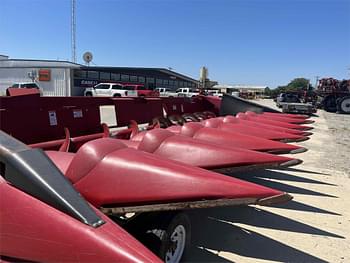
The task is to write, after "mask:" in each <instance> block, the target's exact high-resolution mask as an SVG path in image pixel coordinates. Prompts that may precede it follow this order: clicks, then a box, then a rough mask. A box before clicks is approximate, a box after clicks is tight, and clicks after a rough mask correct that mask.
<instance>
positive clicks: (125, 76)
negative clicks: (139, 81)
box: [120, 74, 129, 81]
mask: <svg viewBox="0 0 350 263" xmlns="http://www.w3.org/2000/svg"><path fill="white" fill-rule="evenodd" d="M120 79H121V81H129V75H124V74H122V75H121V76H120Z"/></svg>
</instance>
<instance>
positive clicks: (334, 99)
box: [316, 78, 350, 114]
mask: <svg viewBox="0 0 350 263" xmlns="http://www.w3.org/2000/svg"><path fill="white" fill-rule="evenodd" d="M316 94H317V103H316V105H317V106H318V107H319V108H323V109H324V110H326V111H328V112H338V113H347V114H349V113H350V80H337V79H334V78H323V79H320V80H319V83H318V86H317V88H316Z"/></svg>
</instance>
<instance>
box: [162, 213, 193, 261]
mask: <svg viewBox="0 0 350 263" xmlns="http://www.w3.org/2000/svg"><path fill="white" fill-rule="evenodd" d="M179 225H181V226H183V227H184V228H185V230H186V237H185V248H184V250H183V253H182V256H181V260H180V262H182V261H184V260H186V258H187V256H188V255H189V250H190V247H191V221H190V218H189V217H188V215H186V214H185V213H178V214H176V215H175V216H174V217H172V219H171V220H170V222H169V224H168V226H167V227H166V230H165V231H164V233H163V236H162V237H161V238H160V240H161V245H160V249H159V253H158V255H159V257H160V258H161V259H162V260H164V262H166V253H167V251H168V249H169V247H170V246H171V245H172V241H171V239H170V238H171V235H172V233H173V232H174V230H175V228H176V227H177V226H179Z"/></svg>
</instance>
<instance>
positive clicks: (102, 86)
mask: <svg viewBox="0 0 350 263" xmlns="http://www.w3.org/2000/svg"><path fill="white" fill-rule="evenodd" d="M95 88H96V89H109V84H98V85H96V86H95Z"/></svg>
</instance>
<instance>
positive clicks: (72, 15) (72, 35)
mask: <svg viewBox="0 0 350 263" xmlns="http://www.w3.org/2000/svg"><path fill="white" fill-rule="evenodd" d="M75 1H76V0H71V5H72V6H71V7H72V10H71V11H72V13H71V45H72V47H71V48H72V58H71V59H72V62H73V63H76V62H77V55H76V53H75V51H76V50H75V49H76V46H75V35H76V21H75V5H76V2H75Z"/></svg>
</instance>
